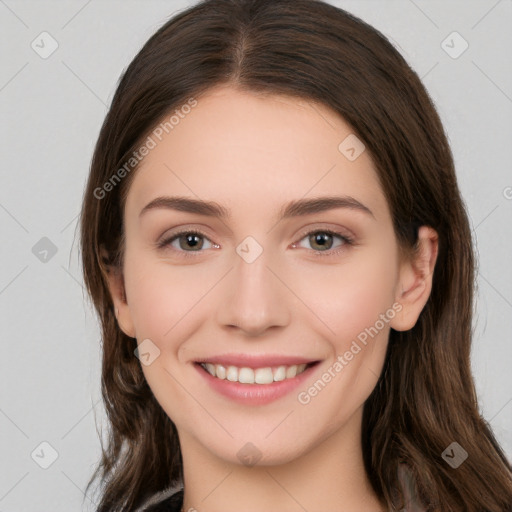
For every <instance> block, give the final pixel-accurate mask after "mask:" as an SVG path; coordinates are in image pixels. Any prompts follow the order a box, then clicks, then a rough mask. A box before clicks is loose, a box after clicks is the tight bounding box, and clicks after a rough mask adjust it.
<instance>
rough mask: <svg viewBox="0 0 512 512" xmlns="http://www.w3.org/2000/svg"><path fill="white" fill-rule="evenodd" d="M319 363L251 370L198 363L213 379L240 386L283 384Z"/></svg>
mask: <svg viewBox="0 0 512 512" xmlns="http://www.w3.org/2000/svg"><path fill="white" fill-rule="evenodd" d="M318 363H319V361H314V362H312V363H308V364H305V363H302V364H292V365H280V366H266V367H263V368H249V367H246V366H242V367H237V366H232V365H229V366H226V365H222V364H212V363H196V364H198V365H199V366H201V368H203V369H204V370H205V371H206V372H208V373H209V374H210V375H211V376H212V377H215V378H217V379H220V380H228V381H230V382H238V383H240V384H262V385H268V384H272V383H273V382H281V381H284V380H289V379H293V378H295V377H296V376H298V375H300V374H301V373H303V372H305V371H306V370H307V369H308V368H310V367H312V366H315V365H316V364H318Z"/></svg>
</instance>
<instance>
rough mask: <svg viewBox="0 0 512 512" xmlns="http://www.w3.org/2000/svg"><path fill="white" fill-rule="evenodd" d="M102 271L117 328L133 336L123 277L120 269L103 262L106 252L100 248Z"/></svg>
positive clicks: (133, 331)
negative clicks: (112, 305)
mask: <svg viewBox="0 0 512 512" xmlns="http://www.w3.org/2000/svg"><path fill="white" fill-rule="evenodd" d="M101 258H102V262H103V264H102V273H103V276H104V278H105V280H106V282H107V285H108V289H109V292H110V297H111V298H112V302H113V304H114V314H115V317H116V319H117V323H118V325H119V328H120V329H121V330H122V331H123V332H124V333H125V334H126V335H127V336H129V337H130V338H135V337H136V336H135V328H134V325H133V322H132V318H131V314H130V306H129V305H128V301H127V298H126V291H125V286H124V277H123V273H122V271H121V269H119V268H117V267H115V266H113V265H109V264H108V263H105V262H106V261H108V257H107V252H106V251H105V249H104V248H102V249H101Z"/></svg>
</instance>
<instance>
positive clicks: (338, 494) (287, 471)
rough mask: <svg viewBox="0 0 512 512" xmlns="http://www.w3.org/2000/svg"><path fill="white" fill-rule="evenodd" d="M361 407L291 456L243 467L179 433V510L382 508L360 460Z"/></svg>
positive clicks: (376, 511)
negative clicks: (181, 498) (335, 428)
mask: <svg viewBox="0 0 512 512" xmlns="http://www.w3.org/2000/svg"><path fill="white" fill-rule="evenodd" d="M361 414H362V408H361V409H360V410H359V411H358V412H357V413H356V414H355V415H354V416H353V417H352V418H351V420H350V422H349V423H348V424H345V425H344V427H343V428H342V429H340V430H338V431H336V432H334V433H333V434H331V435H328V436H327V437H326V438H325V439H323V440H322V441H321V442H320V443H319V444H318V445H316V446H312V447H306V451H305V452H304V453H302V454H301V455H299V456H297V457H296V458H294V459H293V460H291V461H289V462H286V463H283V464H276V465H265V466H263V465H254V466H244V465H242V464H240V463H235V462H232V461H230V460H226V459H222V458H219V457H218V456H216V455H215V454H212V453H211V452H210V451H208V450H207V449H206V448H205V447H204V446H203V445H201V444H199V443H198V442H197V439H195V438H192V437H190V436H188V435H187V433H186V432H179V436H180V444H181V447H182V460H183V475H184V501H183V511H189V510H190V511H199V512H200V511H206V510H208V512H235V511H236V512H238V511H240V510H244V511H247V512H257V511H258V512H259V511H261V510H286V511H297V512H303V511H304V510H307V511H308V512H320V511H325V510H340V511H341V510H347V511H350V512H382V511H383V510H384V506H383V504H382V502H380V501H379V500H378V498H377V496H376V495H375V493H374V491H373V489H372V487H371V485H370V482H369V480H368V477H367V475H366V471H365V469H364V464H363V456H362V447H361Z"/></svg>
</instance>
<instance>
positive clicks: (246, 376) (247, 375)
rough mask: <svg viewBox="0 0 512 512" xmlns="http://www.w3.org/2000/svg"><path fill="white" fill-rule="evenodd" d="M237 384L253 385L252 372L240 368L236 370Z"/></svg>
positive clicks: (249, 369) (248, 369)
mask: <svg viewBox="0 0 512 512" xmlns="http://www.w3.org/2000/svg"><path fill="white" fill-rule="evenodd" d="M238 382H241V383H242V384H254V370H252V369H251V368H240V370H238Z"/></svg>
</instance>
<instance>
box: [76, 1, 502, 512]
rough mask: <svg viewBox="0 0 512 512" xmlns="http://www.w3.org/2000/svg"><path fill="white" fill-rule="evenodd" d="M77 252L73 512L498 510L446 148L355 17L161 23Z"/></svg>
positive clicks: (265, 6) (86, 213)
mask: <svg viewBox="0 0 512 512" xmlns="http://www.w3.org/2000/svg"><path fill="white" fill-rule="evenodd" d="M81 250H82V258H83V266H84V278H85V283H86V285H87V287H88V290H89V293H90V295H91V297H92V300H93V303H94V305H95V308H96V309H97V311H98V314H99V316H100V320H101V324H102V331H103V352H104V354H103V370H102V391H103V397H104V401H105V407H106V410H107V413H108V418H109V421H110V424H111V425H110V426H111V430H110V436H109V439H108V444H107V447H106V449H104V450H103V457H102V461H101V463H100V465H99V467H98V468H97V471H96V473H95V475H94V476H93V479H91V482H90V484H91V483H92V481H93V480H94V477H96V476H101V478H102V479H104V485H103V488H102V495H101V503H100V505H99V508H98V510H100V511H107V510H108V511H128V510H135V509H140V510H153V511H155V510H176V511H177V510H180V509H182V510H198V511H201V510H207V511H211V512H213V511H221V510H222V511H223V512H229V511H230V510H245V511H256V510H265V509H266V510H286V511H295V510H308V511H311V512H313V511H315V510H351V511H354V512H355V511H363V510H364V511H375V512H377V511H383V510H408V511H412V510H442V511H445V510H446V511H471V512H477V511H478V512H480V511H483V510H485V511H492V512H498V511H503V510H506V509H507V507H508V506H510V504H512V476H511V467H510V464H509V462H508V461H507V459H506V457H505V455H504V453H503V451H502V449H501V448H500V446H499V445H498V443H497V441H496V439H495V437H494V435H493V433H492V431H491V429H490V427H489V426H488V424H487V423H486V422H485V420H484V419H483V418H482V417H481V416H480V414H479V411H478V405H477V400H476V393H475V389H474V384H473V379H472V376H471V372H470V343H471V313H472V306H473V284H474V255H473V252H472V243H471V232H470V229H469V225H468V219H467V215H466V212H465V209H464V204H463V201H462V199H461V196H460V192H459V189H458V186H457V181H456V175H455V170H454V164H453V158H452V154H451V150H450V148H449V145H448V141H447V138H446V135H445V133H444V130H443V127H442V125H441V122H440V119H439V116H438V114H437V112H436V110H435V108H434V106H433V104H432V102H431V100H430V98H429V96H428V94H427V92H426V90H425V88H424V87H423V85H422V84H421V82H420V80H419V78H418V76H417V75H416V74H415V73H414V72H413V71H412V70H411V68H410V67H409V66H408V65H407V63H406V62H405V61H404V59H403V58H402V57H401V55H400V54H399V53H398V52H397V51H396V50H395V49H394V48H393V46H392V45H391V44H390V43H389V42H388V41H387V40H386V38H385V37H384V36H383V35H382V34H380V33H379V32H378V31H376V30H375V29H374V28H372V27H370V26H369V25H367V24H365V23H364V22H362V21H361V20H359V19H357V18H355V17H353V16H352V15H350V14H349V13H347V12H345V11H343V10H341V9H337V8H335V7H333V6H331V5H328V4H325V3H323V2H320V1H314V0H297V1H291V0H273V1H268V0H207V1H203V2H201V3H199V4H197V5H195V6H194V7H191V8H190V9H188V10H186V11H183V12H181V13H179V14H178V15H176V16H175V17H173V18H172V19H170V20H169V21H168V22H167V23H166V24H165V25H164V26H163V27H161V28H160V29H159V30H158V31H157V32H156V33H155V34H154V35H153V36H152V37H151V38H150V39H149V41H148V42H147V43H146V44H145V46H144V47H143V48H142V50H141V51H140V52H139V54H138V55H137V56H136V57H135V59H134V60H133V62H132V63H131V64H130V66H129V67H128V68H127V70H126V71H125V73H124V75H123V76H122V79H121V81H120V83H119V86H118V89H117V91H116V94H115V96H114V99H113V102H112V105H111V108H110V110H109V112H108V114H107V117H106V119H105V122H104V124H103V127H102V130H101V133H100V135H99V138H98V141H97V144H96V148H95V152H94V156H93V160H92V166H91V171H90V176H89V181H88V184H87V189H86V191H85V195H84V199H83V209H82V215H81ZM178 489H181V490H180V491H179V492H177V493H176V492H175V491H176V490H178Z"/></svg>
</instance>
